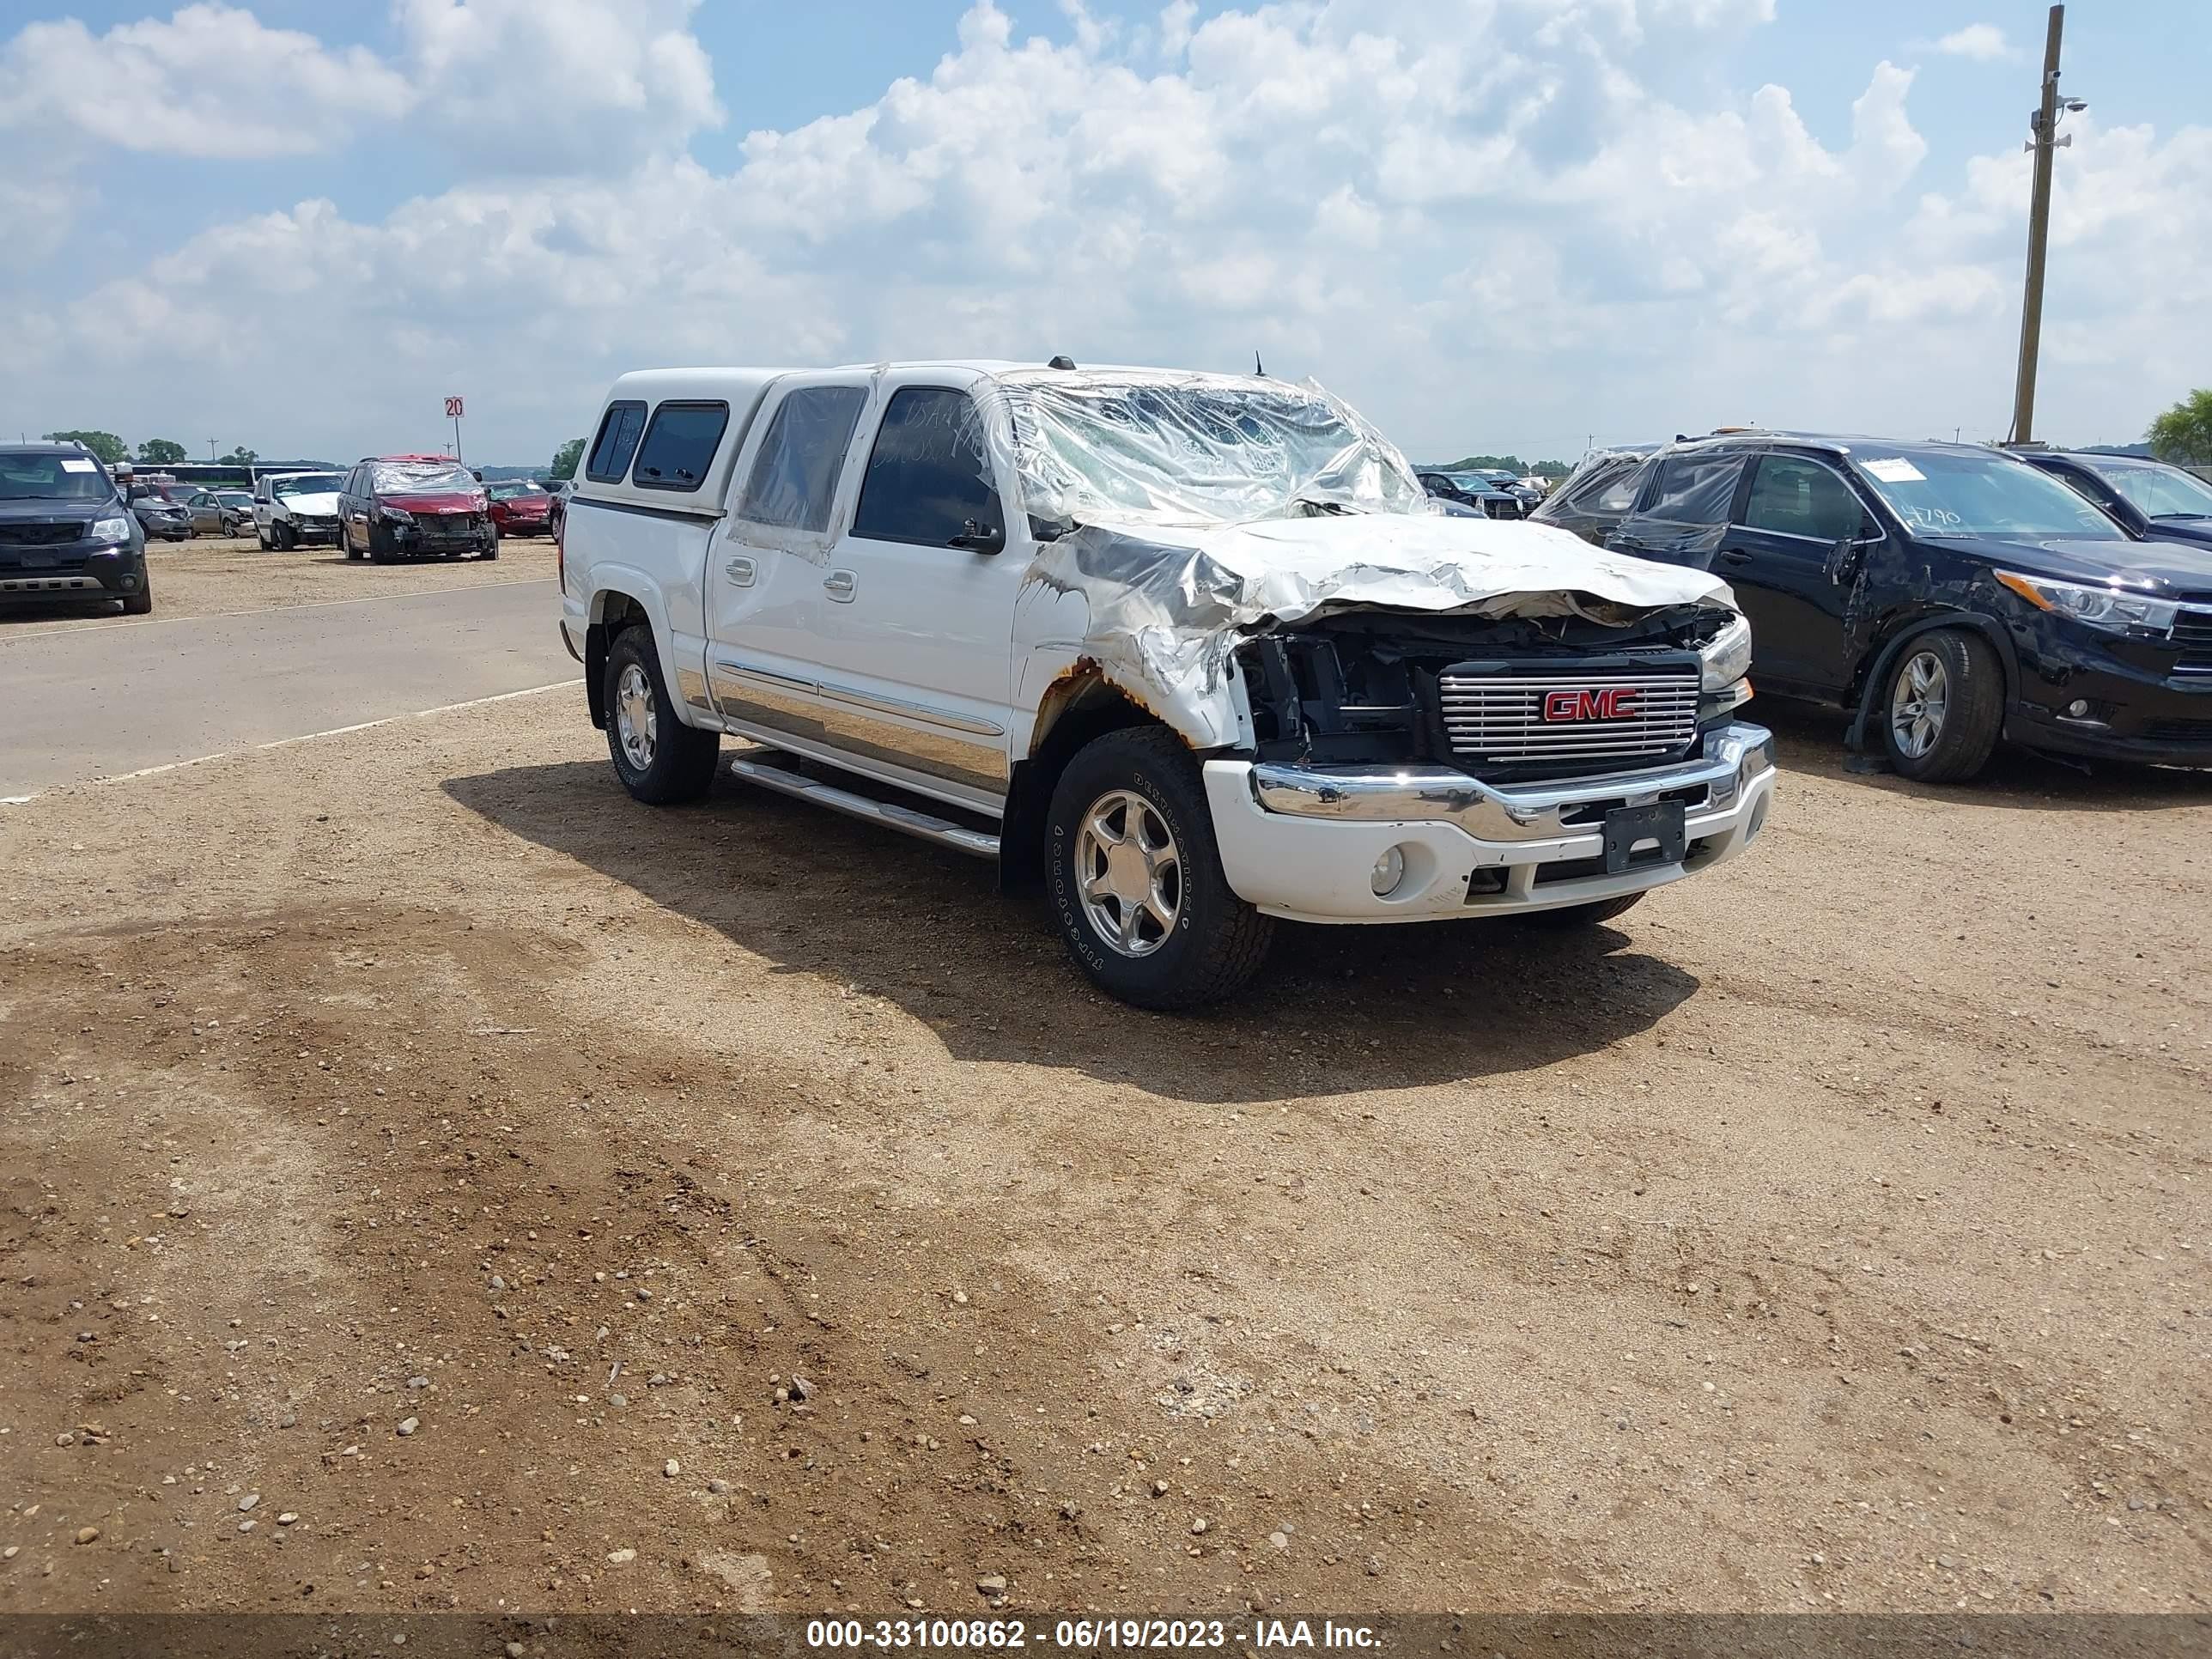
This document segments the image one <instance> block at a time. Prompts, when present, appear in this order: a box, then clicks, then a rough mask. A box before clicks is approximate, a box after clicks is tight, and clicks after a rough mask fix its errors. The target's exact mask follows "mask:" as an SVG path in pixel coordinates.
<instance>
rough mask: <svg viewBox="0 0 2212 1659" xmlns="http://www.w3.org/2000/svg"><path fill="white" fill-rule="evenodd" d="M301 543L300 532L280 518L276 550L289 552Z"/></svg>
mask: <svg viewBox="0 0 2212 1659" xmlns="http://www.w3.org/2000/svg"><path fill="white" fill-rule="evenodd" d="M299 544H300V538H299V535H298V533H297V532H295V531H294V530H293V528H292V526H290V525H289V524H287V523H285V522H284V521H283V520H281V519H280V520H277V522H276V550H277V551H278V552H279V553H289V552H290V551H291V550H293V549H294V548H295V547H297V546H298V545H299Z"/></svg>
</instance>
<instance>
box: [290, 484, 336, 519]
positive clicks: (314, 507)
mask: <svg viewBox="0 0 2212 1659" xmlns="http://www.w3.org/2000/svg"><path fill="white" fill-rule="evenodd" d="M276 505H277V506H279V507H283V509H284V510H285V511H286V512H287V513H298V514H299V515H300V516H301V518H304V519H335V518H337V515H338V497H337V491H336V490H332V491H331V493H330V494H328V495H280V496H278V497H277V498H276Z"/></svg>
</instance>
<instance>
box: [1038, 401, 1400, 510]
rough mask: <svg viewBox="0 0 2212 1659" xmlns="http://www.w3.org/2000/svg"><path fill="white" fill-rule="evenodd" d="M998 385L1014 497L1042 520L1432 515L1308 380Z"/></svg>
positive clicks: (1394, 461) (1380, 448)
mask: <svg viewBox="0 0 2212 1659" xmlns="http://www.w3.org/2000/svg"><path fill="white" fill-rule="evenodd" d="M999 383H1000V386H1003V387H1004V388H1005V391H1006V397H1007V399H1008V402H1009V404H1010V406H1011V411H1012V427H1013V443H1014V457H1013V459H1014V465H1015V470H1016V471H1018V473H1019V475H1020V477H1021V483H1022V495H1023V497H1024V501H1025V503H1026V505H1027V506H1028V507H1029V511H1030V515H1031V516H1032V517H1033V518H1035V519H1036V520H1038V521H1039V522H1040V523H1041V524H1043V525H1046V526H1054V527H1058V528H1061V529H1067V528H1072V527H1073V526H1076V525H1081V524H1115V525H1131V526H1200V525H1220V524H1243V523H1249V522H1253V521H1255V520H1267V519H1290V518H1300V517H1310V516H1313V515H1315V514H1316V513H1332V512H1350V513H1425V512H1426V511H1427V508H1426V507H1425V498H1424V496H1423V494H1422V490H1421V486H1420V484H1419V482H1418V481H1416V479H1415V478H1414V477H1413V469H1412V468H1411V467H1410V466H1408V465H1407V464H1406V458H1405V457H1404V456H1403V455H1401V454H1400V453H1398V450H1397V448H1396V447H1395V446H1394V445H1392V444H1391V443H1390V441H1389V440H1388V439H1386V438H1384V437H1383V435H1381V434H1380V433H1378V432H1376V430H1375V429H1374V428H1372V427H1370V426H1369V425H1368V424H1367V423H1366V422H1364V421H1363V420H1361V419H1360V418H1359V416H1358V415H1356V414H1354V413H1353V412H1352V410H1351V409H1350V408H1349V407H1348V406H1347V405H1346V404H1342V403H1340V402H1339V401H1338V400H1337V399H1336V398H1333V397H1331V396H1330V395H1329V394H1328V392H1325V391H1323V390H1322V388H1321V387H1320V386H1316V385H1315V384H1314V383H1313V382H1311V381H1310V380H1309V381H1306V382H1304V384H1302V385H1292V384H1291V383H1290V382H1287V381H1283V382H1276V381H1270V380H1259V379H1255V378H1250V377H1247V376H1243V375H1228V374H1169V373H1164V372H1161V371H1158V370H1139V371H1124V370H1115V369H1086V370H1079V371H1070V370H1052V369H1047V370H1036V371H1030V372H1029V373H1026V374H1008V375H1004V376H1001V377H1000V382H999Z"/></svg>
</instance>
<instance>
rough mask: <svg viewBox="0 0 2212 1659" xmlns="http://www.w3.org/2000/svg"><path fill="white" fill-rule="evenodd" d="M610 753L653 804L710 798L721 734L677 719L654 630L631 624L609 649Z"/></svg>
mask: <svg viewBox="0 0 2212 1659" xmlns="http://www.w3.org/2000/svg"><path fill="white" fill-rule="evenodd" d="M606 710H607V754H608V757H609V758H611V760H612V761H613V762H614V764H615V775H616V776H617V777H618V778H620V779H621V780H622V786H623V788H625V789H627V790H629V793H630V794H631V796H632V797H633V798H634V799H638V800H641V801H644V802H646V803H647V805H653V806H669V805H675V804H677V803H678V802H682V801H694V800H702V799H705V797H706V794H707V792H708V789H710V788H711V787H713V786H714V763H715V759H716V757H717V755H718V753H719V751H720V748H721V738H720V737H718V736H717V735H716V734H715V733H714V732H702V731H699V730H698V729H697V728H696V727H694V726H686V725H684V722H683V721H682V720H679V719H678V718H677V714H676V705H675V703H674V702H672V701H671V699H670V697H669V696H668V687H667V684H665V682H664V681H663V680H662V679H661V677H660V653H659V652H658V651H656V650H654V649H653V630H652V629H649V628H646V627H643V626H637V627H631V628H625V629H623V631H622V632H621V633H619V634H617V635H615V641H614V643H613V644H612V645H611V646H609V647H607V667H606Z"/></svg>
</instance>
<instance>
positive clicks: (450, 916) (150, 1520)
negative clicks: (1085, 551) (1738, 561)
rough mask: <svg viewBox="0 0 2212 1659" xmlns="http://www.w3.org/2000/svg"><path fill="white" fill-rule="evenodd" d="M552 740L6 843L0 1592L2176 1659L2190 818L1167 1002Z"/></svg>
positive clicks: (2202, 903) (720, 802)
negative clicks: (2083, 1616)
mask: <svg viewBox="0 0 2212 1659" xmlns="http://www.w3.org/2000/svg"><path fill="white" fill-rule="evenodd" d="M507 568H508V567H507V564H506V563H505V562H504V561H503V562H502V563H501V566H500V567H499V568H498V574H502V575H504V574H507ZM346 574H347V575H348V576H349V577H353V576H358V577H360V578H362V580H382V579H384V578H385V577H386V575H387V574H391V575H392V577H393V579H395V580H404V574H405V573H404V572H398V573H386V572H384V571H363V570H362V569H361V568H358V567H356V570H355V571H352V572H348V573H346ZM163 591H164V592H165V595H166V594H167V593H168V592H173V591H175V587H174V586H165V588H164V590H163ZM581 702H582V699H581V696H580V693H579V694H575V695H571V694H568V693H564V692H556V693H550V694H546V695H544V696H537V697H532V698H527V699H524V700H521V701H519V702H507V703H504V704H501V705H497V706H495V707H491V708H477V709H470V710H465V711H460V712H458V713H454V714H446V715H441V716H438V717H436V718H435V719H430V720H410V721H407V722H405V723H404V724H403V725H400V726H392V727H385V728H380V729H377V730H373V731H367V732H356V733H353V734H351V735H349V736H343V737H336V738H330V739H327V740H324V741H319V742H313V743H306V744H299V745H297V746H295V747H292V748H289V749H284V750H275V751H270V752H269V753H266V754H262V755H257V756H253V757H248V758H245V759H240V760H230V761H222V762H217V763H212V764H210V765H207V766H204V767H199V768H196V769H191V770H190V771H185V772H177V773H172V774H168V775H162V776H158V777H152V778H144V779H137V780H132V781H127V782H118V783H112V784H98V785H89V786H84V787H75V788H70V789H64V790H61V791H58V792H56V793H52V794H51V795H48V796H45V797H41V798H40V799H38V800H35V801H33V802H32V803H30V804H29V805H25V806H22V807H20V808H16V809H12V810H10V811H7V812H6V813H5V815H4V816H0V859H4V860H5V866H6V867H7V868H8V869H9V871H10V872H11V876H12V880H11V883H10V890H11V903H10V905H9V914H8V915H7V916H6V917H5V918H4V920H0V1101H4V1106H0V1184H4V1188H5V1214H4V1217H0V1345H4V1352H5V1354H6V1363H5V1364H4V1365H0V1492H4V1494H5V1497H6V1501H7V1504H8V1508H7V1511H6V1513H5V1515H4V1516H0V1546H4V1547H6V1549H7V1551H8V1554H7V1557H6V1559H4V1560H0V1607H5V1608H13V1609H19V1610H21V1609H62V1608H85V1607H100V1608H108V1609H123V1608H141V1609H143V1608H199V1609H211V1608H234V1607H289V1608H295V1609H296V1608H301V1607H308V1608H328V1609H339V1608H344V1609H361V1610H368V1609H380V1610H397V1609H402V1608H439V1607H465V1608H471V1609H481V1610H491V1609H494V1608H505V1609H510V1610H511V1609H515V1608H527V1609H532V1610H580V1609H586V1608H598V1609H615V1608H629V1607H648V1608H650V1607H664V1608H687V1609H690V1608H702V1609H703V1608H725V1609H727V1608H773V1609H789V1610H806V1611H819V1610H824V1609H829V1608H836V1607H860V1608H863V1609H867V1610H871V1611H873V1610H878V1609H885V1610H895V1609H897V1608H900V1607H927V1608H929V1609H933V1610H947V1611H955V1612H964V1611H971V1610H976V1609H980V1608H981V1607H984V1606H985V1605H986V1601H987V1596H986V1595H985V1594H984V1593H982V1592H979V1589H978V1588H977V1581H978V1580H979V1578H980V1579H984V1580H986V1581H987V1588H988V1589H990V1590H992V1591H993V1592H994V1593H995V1585H996V1581H997V1580H999V1579H1003V1580H1004V1581H1005V1586H1006V1588H1005V1589H1004V1591H1003V1595H1004V1597H1005V1599H1006V1601H1007V1603H1008V1604H1009V1605H1011V1606H1012V1607H1019V1608H1033V1609H1054V1608H1059V1609H1066V1608H1083V1607H1103V1608H1106V1609H1109V1610H1114V1611H1129V1610H1135V1609H1143V1608H1170V1607H1203V1608H1207V1609H1216V1610H1218V1609H1224V1608H1227V1607H1235V1606H1237V1605H1241V1604H1254V1605H1261V1604H1264V1605H1267V1606H1270V1607H1279V1608H1281V1609H1283V1610H1285V1611H1300V1610H1316V1609H1322V1608H1331V1607H1334V1608H1351V1607H1388V1608H1394V1609H1400V1610H1405V1609H1414V1608H1451V1609H1492V1610H1497V1609H1523V1610H1527V1609H1559V1610H1570V1611H1583V1610H1607V1609H1623V1608H1650V1609H1713V1608H1759V1609H1776V1610H1788V1609H1802V1608H1807V1607H1848V1608H1861V1609H1939V1608H1950V1607H1957V1606H1966V1607H1972V1608H1976V1609H1982V1608H1989V1609H1997V1610H2022V1609H2026V1610H2040V1609H2045V1608H2057V1609H2061V1610H2075V1611H2081V1610H2088V1609H2132V1610H2153V1609H2185V1610H2194V1611H2200V1612H2201V1611H2203V1608H2204V1607H2205V1603H2206V1587H2207V1586H2208V1584H2212V1571H2208V1566H2209V1565H2212V1561H2208V1552H2207V1547H2206V1536H2207V1528H2208V1525H2212V1413H2208V1411H2207V1409H2206V1398H2205V1378H2206V1376H2207V1375H2208V1370H2207V1364H2206V1362H2207V1360H2208V1358H2212V1352H2208V1350H2212V1274H2208V1267H2207V1262H2206V1255H2207V1254H2208V1251H2212V1209H2208V1204H2207V1195H2206V1183H2207V1182H2208V1179H2212V1160H2208V1157H2207V1151H2208V1141H2207V1133H2206V1128H2205V1111H2206V1105H2207V1102H2208V1090H2207V1066H2208V1063H2212V992H2208V990H2207V988H2206V981H2205V979H2204V977H2203V975H2202V974H2200V973H2199V972H2198V971H2197V963H2199V962H2200V961H2201V959H2202V956H2203V945H2204V940H2205V938H2206V935H2207V932H2208V927H2207V924H2208V921H2212V907H2208V904H2207V901H2206V885H2205V883H2206V878H2207V875H2208V869H2207V865H2208V860H2212V780H2208V779H2205V778H2200V777H2191V776H2185V775H2174V774H2160V773H2150V772H2132V773H2119V774H2114V775H2104V776H2099V777H2096V778H2084V777H2081V776H2078V775H2075V774H2072V773H2069V772H2066V771H2063V770H2060V769H2055V768H2051V767H2048V766H2045V765H2043V764H2040V763H2034V762H2029V761H2009V762H2007V763H2003V764H2002V765H2001V766H2000V767H1999V768H1998V769H1996V772H1995V773H1994V774H1993V775H1992V776H1991V777H1990V779H1989V780H1988V781H1985V782H1984V783H1982V784H1980V785H1978V786H1975V787H1969V788H1962V789H1954V790H1949V791H1941V792H1938V791H1927V790H1922V789H1917V788H1915V787H1911V786H1908V785H1905V784H1903V783H1901V782H1899V781H1896V780H1894V779H1891V778H1887V777H1874V776H1857V775H1847V774H1846V773H1845V771H1844V768H1843V765H1842V759H1843V757H1842V755H1841V752H1840V750H1839V749H1838V746H1837V744H1836V743H1835V742H1834V739H1833V734H1832V727H1831V726H1829V725H1828V724H1826V723H1825V722H1822V721H1820V720H1814V719H1812V718H1809V717H1798V718H1796V719H1795V720H1790V719H1789V718H1788V717H1786V716H1784V717H1781V718H1780V719H1779V720H1778V723H1779V724H1781V725H1782V727H1783V730H1784V738H1785V742H1784V750H1785V764H1786V766H1787V769H1788V776H1787V777H1786V779H1785V788H1784V793H1783V794H1782V796H1781V797H1780V799H1779V801H1778V811H1777V817H1776V820H1775V823H1774V825H1773V827H1772V828H1771V829H1770V831H1769V832H1768V834H1767V836H1765V838H1764V839H1763V840H1762V842H1760V844H1759V846H1758V848H1756V849H1755V850H1754V852H1753V854H1752V855H1750V856H1749V857H1747V858H1746V859H1744V860H1740V861H1739V862H1737V863H1736V864H1735V865H1733V866H1729V867H1728V868H1727V869H1725V870H1724V871H1722V872H1716V873H1714V874H1713V875H1711V877H1708V878H1704V879H1700V880H1697V881H1693V882H1691V883H1687V884H1683V885H1681V886H1679V887H1677V888H1674V889H1672V890H1667V891H1664V892H1662V893H1660V894H1658V895H1656V896H1654V897H1652V898H1651V899H1650V900H1649V901H1648V902H1646V903H1645V904H1644V906H1643V907H1642V908H1639V909H1638V911H1636V912H1635V913H1634V914H1633V915H1630V916H1627V917H1625V918H1623V919H1622V920H1621V921H1620V922H1619V923H1618V924H1617V925H1616V926H1614V927H1608V928H1605V929H1601V930H1597V931H1596V932H1595V933H1592V934H1591V935H1589V937H1586V938H1582V939H1557V938H1553V937H1549V936H1544V935H1540V934H1535V933H1529V932H1526V931H1523V930H1522V929H1521V928H1519V927H1497V928H1493V929H1489V930H1480V929H1474V928H1452V927H1445V928H1440V929H1421V930H1411V929H1407V930H1397V929H1376V930H1345V931H1341V932H1329V931H1322V930H1306V931H1298V932H1296V933H1293V935H1292V936H1291V938H1290V939H1287V940H1286V941H1285V947H1284V948H1283V949H1282V950H1281V951H1280V952H1279V957H1278V958H1277V966H1276V967H1275V969H1273V971H1272V972H1271V974H1270V975H1269V976H1268V977H1267V979H1266V980H1265V981H1263V982H1262V983H1261V985H1260V987H1258V988H1257V989H1256V991H1255V993H1254V994H1252V995H1251V996H1249V998H1248V999H1247V1000H1244V1001H1243V1002H1242V1003H1240V1004H1238V1005H1237V1006H1233V1007H1231V1008H1229V1009H1227V1010H1225V1011H1224V1012H1218V1013H1215V1014H1213V1015H1211V1016H1209V1017H1206V1018H1164V1017H1158V1016H1152V1015H1146V1014H1141V1013H1138V1012H1133V1011H1131V1010H1128V1009H1126V1008H1123V1007H1121V1006H1116V1005H1115V1004H1112V1003H1109V1002H1107V1001H1105V1000H1102V999H1101V998H1099V997H1098V996H1097V995H1096V994H1092V993H1091V991H1090V990H1089V989H1088V988H1087V987H1086V986H1085V983H1084V982H1083V981H1081V980H1080V979H1079V977H1078V976H1077V975H1076V974H1075V973H1074V971H1073V969H1072V968H1071V966H1070V964H1069V963H1068V962H1067V961H1066V958H1065V957H1064V956H1063V954H1062V951H1061V950H1060V946H1059V945H1058V943H1057V942H1056V940H1055V939H1054V937H1053V936H1052V934H1051V933H1050V930H1049V927H1048V921H1047V920H1046V918H1045V916H1044V915H1043V913H1042V908H1041V907H1040V906H1038V905H1036V904H1034V903H1030V902H1006V901H1003V900H1001V899H1000V897H998V896H996V895H995V894H994V892H993V890H992V883H991V879H990V874H989V872H988V871H987V869H986V868H985V867H984V866H981V865H977V864H973V863H970V862H968V861H965V860H959V859H957V858H955V857H953V856H951V855H950V854H943V853H940V852H939V851H937V850H936V849H933V848H927V847H925V846H922V845H921V844H918V843H915V842H908V841H903V840H900V839H897V838H896V837H890V836H884V835H881V834H878V833H876V832H873V831H871V830H870V829H866V828H864V827H862V826H860V825H856V824H851V823H846V822H845V821H843V820H841V819H836V818H833V817H826V816H823V815H820V814H818V813H817V812H816V811H814V810H813V809H811V808H808V807H806V806H805V805H800V804H798V803H795V802H790V801H787V800H784V799H780V798H775V797H771V796H768V795H765V794H763V793H757V792H752V791H748V790H746V789H744V788H743V787H739V786H737V785H735V784H730V783H726V784H725V785H724V786H723V787H720V789H719V790H718V791H717V793H716V794H715V796H714V799H712V800H711V801H710V802H708V804H707V805H704V806H702V807H699V808H696V809H687V810H683V811H670V812H655V811H650V810H648V809H646V808H642V807H640V806H637V805H634V804H632V803H631V802H630V801H629V799H627V798H626V797H624V796H623V793H621V791H620V790H619V789H618V788H617V786H616V785H615V782H614V781H613V779H612V777H611V774H610V771H609V769H608V766H607V763H606V760H605V752H604V749H603V747H602V746H601V744H600V740H599V737H598V734H596V733H595V732H592V731H591V730H590V729H589V727H588V726H586V724H585V721H584V719H583V714H582V711H581ZM78 1540H83V1541H82V1542H79V1541H78Z"/></svg>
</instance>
